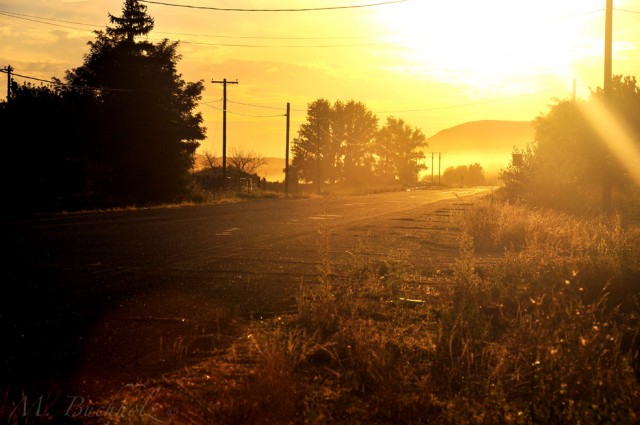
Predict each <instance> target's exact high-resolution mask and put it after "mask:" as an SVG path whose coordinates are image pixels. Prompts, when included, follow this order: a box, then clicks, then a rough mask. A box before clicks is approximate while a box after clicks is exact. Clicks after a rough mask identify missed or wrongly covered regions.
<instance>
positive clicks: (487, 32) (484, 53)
mask: <svg viewBox="0 0 640 425" xmlns="http://www.w3.org/2000/svg"><path fill="white" fill-rule="evenodd" d="M560 3H562V4H560ZM602 3H603V2H601V1H584V0H582V1H580V2H577V1H567V2H557V1H549V0H541V1H538V2H528V4H523V2H513V1H504V0H502V1H501V0H489V1H483V2H475V1H451V2H438V3H436V2H423V1H409V2H406V3H402V4H400V5H397V6H395V7H393V8H391V7H390V8H387V9H385V10H384V12H383V13H381V14H380V16H379V20H380V22H381V23H380V26H381V27H382V28H386V31H388V33H390V34H394V35H398V37H397V38H396V39H395V40H396V41H397V43H398V45H399V46H400V48H401V49H403V52H404V55H405V57H406V59H407V60H411V61H413V62H414V63H416V64H418V66H420V67H422V69H423V72H425V73H427V74H429V75H430V76H431V77H436V78H439V79H440V80H444V81H447V82H450V83H456V82H458V83H459V82H463V81H464V82H466V83H469V84H472V85H482V84H500V83H508V82H509V81H511V80H513V79H514V78H518V79H524V78H527V77H528V76H531V75H553V76H556V77H557V78H558V79H564V80H565V81H571V79H572V78H573V69H572V67H573V64H574V63H575V62H576V60H577V59H578V57H583V56H585V55H589V54H590V52H589V50H590V49H592V44H590V39H589V37H588V34H589V30H590V27H592V26H593V25H594V23H596V24H598V23H600V21H601V19H600V15H601V13H599V11H600V10H601V9H602V6H603V5H602Z"/></svg>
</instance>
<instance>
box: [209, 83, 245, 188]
mask: <svg viewBox="0 0 640 425" xmlns="http://www.w3.org/2000/svg"><path fill="white" fill-rule="evenodd" d="M211 82H212V83H214V84H222V178H223V179H224V180H223V181H224V182H223V184H224V186H225V187H226V186H227V84H238V80H236V81H227V79H226V78H225V79H223V80H222V81H215V80H212V81H211Z"/></svg>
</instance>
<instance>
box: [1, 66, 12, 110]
mask: <svg viewBox="0 0 640 425" xmlns="http://www.w3.org/2000/svg"><path fill="white" fill-rule="evenodd" d="M11 71H13V68H12V67H11V65H7V66H6V67H5V68H2V72H6V73H7V103H9V97H11Z"/></svg>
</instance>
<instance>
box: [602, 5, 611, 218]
mask: <svg viewBox="0 0 640 425" xmlns="http://www.w3.org/2000/svg"><path fill="white" fill-rule="evenodd" d="M612 64H613V0H607V9H606V13H605V25H604V102H605V105H606V106H605V107H607V108H608V107H610V106H611V82H612V80H613V75H612V67H613V66H612ZM604 143H605V148H606V149H607V153H606V154H605V157H604V169H603V170H602V173H603V178H602V211H603V212H604V213H605V214H610V213H611V163H610V162H611V161H610V155H609V152H608V144H607V143H606V141H604Z"/></svg>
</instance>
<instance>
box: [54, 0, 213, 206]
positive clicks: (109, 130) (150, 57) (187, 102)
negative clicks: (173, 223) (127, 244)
mask: <svg viewBox="0 0 640 425" xmlns="http://www.w3.org/2000/svg"><path fill="white" fill-rule="evenodd" d="M109 18H110V21H111V23H112V24H114V26H112V27H108V28H107V29H106V31H96V40H95V41H91V42H89V46H90V52H89V53H88V54H87V55H85V57H84V64H83V65H82V66H80V67H78V68H75V69H73V70H70V71H68V72H67V75H66V78H65V79H66V82H67V83H68V84H69V85H68V86H65V87H66V88H65V90H67V91H78V90H79V89H78V87H91V88H92V91H93V93H94V94H95V96H96V99H97V109H96V110H95V111H93V113H94V116H93V125H94V129H95V131H94V133H93V134H92V140H91V142H92V143H94V144H95V146H96V149H97V150H98V153H99V160H100V161H101V162H102V163H103V167H102V173H101V175H100V176H96V177H95V179H96V182H95V184H96V186H97V187H99V188H100V192H101V197H102V198H104V199H109V200H110V202H116V203H146V202H159V201H171V200H174V199H176V198H177V197H179V196H180V195H182V194H183V193H184V191H185V187H186V183H187V181H188V172H189V170H190V169H191V167H192V165H193V154H194V151H195V149H196V148H197V146H198V145H199V143H198V142H197V141H198V140H202V139H203V138H204V132H205V129H204V128H203V127H202V126H201V124H202V117H201V115H200V114H199V113H193V109H194V108H195V107H196V105H197V102H198V100H200V99H201V93H202V91H203V89H204V85H203V82H202V81H199V82H196V83H186V82H185V81H184V80H183V79H182V76H181V75H180V74H178V72H177V70H176V66H177V62H178V61H179V60H180V55H178V53H177V51H176V50H177V46H178V43H177V42H175V43H172V42H169V41H168V40H167V39H165V40H163V41H161V42H159V43H157V44H152V43H150V42H148V41H136V40H135V37H137V36H140V35H147V34H148V33H149V32H150V31H151V30H152V29H153V19H152V18H150V17H149V16H148V15H147V14H146V6H144V5H142V4H140V3H139V1H138V0H125V2H124V6H123V9H122V16H120V17H115V16H112V15H109Z"/></svg>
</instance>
